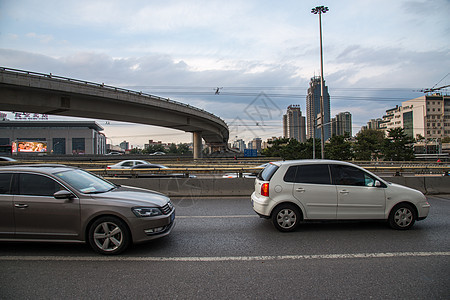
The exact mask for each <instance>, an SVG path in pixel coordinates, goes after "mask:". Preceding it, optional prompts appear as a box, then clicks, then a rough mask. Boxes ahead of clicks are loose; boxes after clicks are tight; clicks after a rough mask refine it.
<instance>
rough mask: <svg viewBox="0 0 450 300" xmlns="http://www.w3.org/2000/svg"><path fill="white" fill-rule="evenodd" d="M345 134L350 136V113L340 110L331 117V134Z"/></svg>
mask: <svg viewBox="0 0 450 300" xmlns="http://www.w3.org/2000/svg"><path fill="white" fill-rule="evenodd" d="M345 134H348V135H349V136H352V114H351V113H349V112H348V111H346V112H341V113H339V114H337V115H336V117H335V118H332V119H331V136H335V135H345Z"/></svg>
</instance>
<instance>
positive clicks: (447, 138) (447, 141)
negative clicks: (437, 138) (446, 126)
mask: <svg viewBox="0 0 450 300" xmlns="http://www.w3.org/2000/svg"><path fill="white" fill-rule="evenodd" d="M441 142H442V143H450V136H446V137H443V138H442V140H441Z"/></svg>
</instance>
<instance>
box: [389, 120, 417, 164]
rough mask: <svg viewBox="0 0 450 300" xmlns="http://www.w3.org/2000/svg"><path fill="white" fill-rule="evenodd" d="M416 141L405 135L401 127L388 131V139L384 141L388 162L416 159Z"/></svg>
mask: <svg viewBox="0 0 450 300" xmlns="http://www.w3.org/2000/svg"><path fill="white" fill-rule="evenodd" d="M413 143H414V139H413V138H411V137H410V136H408V135H407V134H406V133H405V130H404V129H403V128H401V127H397V128H392V129H389V131H388V137H387V138H386V139H385V141H384V149H383V153H384V157H385V159H386V160H394V161H401V160H403V161H404V160H412V159H413V158H414V149H413Z"/></svg>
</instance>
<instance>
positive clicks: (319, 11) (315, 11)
mask: <svg viewBox="0 0 450 300" xmlns="http://www.w3.org/2000/svg"><path fill="white" fill-rule="evenodd" d="M327 11H328V7H326V6H316V7H315V8H313V9H312V10H311V13H313V14H315V15H317V14H318V15H319V30H320V134H321V151H322V159H324V158H325V128H324V126H325V125H324V123H325V122H324V111H323V110H324V109H323V50H322V14H324V13H326V12H327Z"/></svg>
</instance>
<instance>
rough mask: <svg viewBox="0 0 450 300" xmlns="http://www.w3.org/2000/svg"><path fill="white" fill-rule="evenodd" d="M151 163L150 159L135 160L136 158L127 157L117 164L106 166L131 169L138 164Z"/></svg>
mask: <svg viewBox="0 0 450 300" xmlns="http://www.w3.org/2000/svg"><path fill="white" fill-rule="evenodd" d="M145 164H147V165H148V164H150V163H149V162H148V161H145V160H134V159H127V160H122V161H120V162H118V163H116V164H113V165H109V166H107V167H106V169H108V170H110V169H131V168H132V167H135V166H138V165H145Z"/></svg>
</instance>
